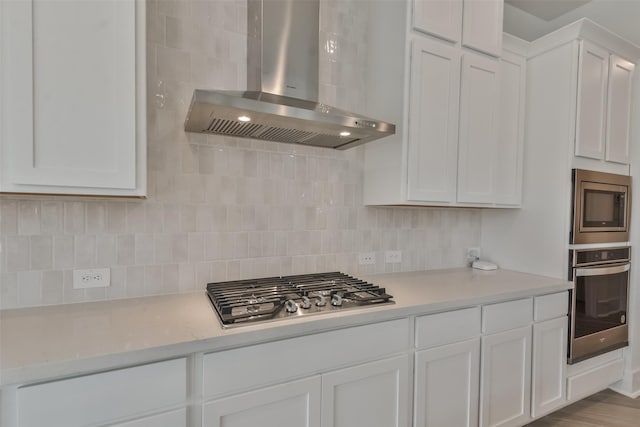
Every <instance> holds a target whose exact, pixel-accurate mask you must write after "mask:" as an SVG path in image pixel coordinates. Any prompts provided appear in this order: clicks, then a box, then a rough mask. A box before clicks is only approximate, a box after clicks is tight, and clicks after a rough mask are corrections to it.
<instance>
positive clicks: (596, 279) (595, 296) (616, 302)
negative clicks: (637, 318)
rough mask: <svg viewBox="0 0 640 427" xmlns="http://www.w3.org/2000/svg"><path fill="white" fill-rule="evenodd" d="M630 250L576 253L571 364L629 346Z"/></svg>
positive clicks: (572, 270) (573, 253)
mask: <svg viewBox="0 0 640 427" xmlns="http://www.w3.org/2000/svg"><path fill="white" fill-rule="evenodd" d="M630 255H631V248H630V247H628V246H624V247H613V248H606V249H602V248H598V249H574V250H572V251H571V253H570V258H571V265H570V271H569V275H570V278H572V279H573V285H574V288H573V290H572V291H571V294H572V295H571V311H570V319H569V328H570V331H569V358H568V359H569V363H570V364H571V363H576V362H580V361H581V360H584V359H587V358H589V357H593V356H596V355H598V354H602V353H606V352H608V351H611V350H615V349H617V348H621V347H625V346H627V345H628V326H627V307H628V295H629V269H630V266H631V264H630V261H629V260H630Z"/></svg>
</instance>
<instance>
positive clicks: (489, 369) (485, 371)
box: [480, 326, 531, 427]
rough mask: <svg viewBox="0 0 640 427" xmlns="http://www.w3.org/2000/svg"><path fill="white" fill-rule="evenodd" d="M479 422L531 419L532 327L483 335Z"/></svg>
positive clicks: (511, 422)
mask: <svg viewBox="0 0 640 427" xmlns="http://www.w3.org/2000/svg"><path fill="white" fill-rule="evenodd" d="M481 372H482V374H481V375H482V378H481V386H480V425H481V426H482V427H489V426H520V425H523V424H525V423H526V422H527V421H528V420H529V419H530V416H529V414H530V408H531V407H530V404H531V400H530V397H531V326H526V327H523V328H518V329H512V330H509V331H506V332H500V333H496V334H492V335H486V336H483V337H482V370H481Z"/></svg>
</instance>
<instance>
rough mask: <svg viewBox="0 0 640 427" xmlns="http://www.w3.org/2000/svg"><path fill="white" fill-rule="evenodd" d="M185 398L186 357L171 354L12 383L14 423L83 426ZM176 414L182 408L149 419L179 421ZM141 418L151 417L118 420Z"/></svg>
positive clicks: (156, 408) (34, 426)
mask: <svg viewBox="0 0 640 427" xmlns="http://www.w3.org/2000/svg"><path fill="white" fill-rule="evenodd" d="M186 401H187V363H186V359H175V360H169V361H166V362H158V363H152V364H149V365H143V366H136V367H133V368H126V369H119V370H115V371H109V372H104V373H99V374H94V375H86V376H82V377H76V378H71V379H66V380H60V381H53V382H48V383H43V384H36V385H31V386H27V387H21V388H18V391H17V418H18V420H19V426H20V427H42V426H64V427H73V426H87V425H96V424H105V423H109V422H116V421H117V422H123V421H121V420H124V419H127V418H128V419H133V418H134V417H135V416H136V415H142V414H147V413H150V412H159V411H161V410H165V408H167V407H177V406H180V405H183V406H184V405H186ZM105 402H107V404H105ZM181 414H182V415H184V410H178V411H177V413H172V414H170V415H169V414H163V415H158V416H155V420H160V421H158V422H157V423H155V424H153V425H154V426H159V425H163V424H161V422H164V423H165V425H167V422H166V421H168V420H179V421H178V423H174V424H171V425H172V427H177V426H179V425H180V423H182V425H184V424H185V423H186V417H184V416H181ZM146 421H149V422H151V421H154V417H149V418H148V419H137V420H135V421H132V422H131V423H129V424H126V423H125V424H122V425H123V426H127V427H128V426H130V425H131V426H136V427H137V426H138V425H141V426H144V425H145V424H144V423H145V422H146Z"/></svg>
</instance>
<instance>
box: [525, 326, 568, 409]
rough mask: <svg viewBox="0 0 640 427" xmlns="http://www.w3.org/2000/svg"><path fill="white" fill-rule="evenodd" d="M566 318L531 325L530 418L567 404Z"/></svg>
mask: <svg viewBox="0 0 640 427" xmlns="http://www.w3.org/2000/svg"><path fill="white" fill-rule="evenodd" d="M567 325H568V323H567V317H566V316H564V317H560V318H557V319H553V320H547V321H545V322H541V323H536V324H535V325H533V371H532V372H533V374H532V387H531V388H532V390H533V391H532V399H531V415H532V416H534V417H539V416H542V415H544V414H547V413H549V412H551V411H552V410H554V409H556V408H558V407H560V406H562V405H563V404H564V402H565V401H566V382H565V377H566V375H565V374H566V369H567Z"/></svg>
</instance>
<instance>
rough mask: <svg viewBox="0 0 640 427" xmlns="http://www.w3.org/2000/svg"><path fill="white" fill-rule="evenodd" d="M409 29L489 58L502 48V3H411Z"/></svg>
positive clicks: (436, 0)
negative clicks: (486, 55)
mask: <svg viewBox="0 0 640 427" xmlns="http://www.w3.org/2000/svg"><path fill="white" fill-rule="evenodd" d="M412 4H413V10H412V15H411V16H412V25H413V29H414V30H416V31H418V32H422V33H425V34H428V35H431V36H435V37H438V38H441V39H444V40H446V41H449V42H452V43H458V42H460V41H462V45H463V46H465V47H468V48H470V49H474V50H478V51H480V52H483V53H486V54H488V55H492V56H500V53H501V49H502V11H503V9H504V2H503V1H502V0H464V1H463V0H413V2H412Z"/></svg>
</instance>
